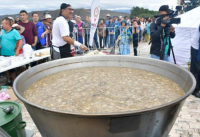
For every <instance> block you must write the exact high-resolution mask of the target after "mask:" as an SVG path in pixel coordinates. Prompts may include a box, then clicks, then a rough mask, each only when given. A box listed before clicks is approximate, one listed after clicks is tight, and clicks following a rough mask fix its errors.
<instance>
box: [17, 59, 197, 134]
mask: <svg viewBox="0 0 200 137" xmlns="http://www.w3.org/2000/svg"><path fill="white" fill-rule="evenodd" d="M98 66H114V67H128V68H137V69H142V70H147V71H151V72H154V73H157V74H160V75H163V76H165V77H168V78H170V79H172V80H173V81H175V82H176V83H178V84H179V85H180V86H181V87H182V88H183V89H184V91H185V95H184V96H183V97H181V98H179V99H177V100H174V101H173V102H171V103H167V104H165V105H162V106H158V107H154V108H151V109H144V110H140V111H130V112H124V113H120V112H119V113H107V114H81V113H71V112H61V111H55V110H51V109H48V108H45V107H42V106H38V105H35V104H33V103H31V102H29V101H28V100H26V99H25V98H24V97H23V94H24V92H25V91H26V89H27V88H28V87H29V86H30V85H31V84H33V83H34V82H36V81H37V80H39V79H41V78H43V77H45V76H48V75H50V74H53V73H57V72H60V71H64V70H68V69H75V68H83V67H98ZM52 82H53V81H52ZM195 85H196V82H195V79H194V77H193V76H192V75H191V73H190V72H188V71H187V70H185V69H182V68H179V67H177V66H175V65H173V64H169V63H166V62H162V61H157V60H152V59H147V58H139V57H128V56H93V57H77V58H76V57H75V58H70V59H63V60H57V61H52V62H49V63H46V64H42V65H39V66H36V67H34V68H32V69H29V70H28V71H26V72H24V73H22V74H21V75H20V76H19V77H18V78H17V79H16V80H15V82H14V91H15V94H16V95H17V97H18V98H19V99H20V100H21V101H23V103H24V104H25V106H26V108H27V110H28V112H29V113H30V115H31V117H32V119H33V121H34V122H35V124H36V126H37V128H38V129H39V131H40V133H41V134H42V136H43V137H167V136H168V134H169V132H170V130H171V128H172V126H173V124H174V122H175V120H176V118H177V116H178V114H179V111H180V109H181V107H182V105H183V104H184V101H185V99H186V98H187V97H188V96H189V95H190V94H191V93H192V92H193V90H194V87H195ZM52 101H53V100H52Z"/></svg>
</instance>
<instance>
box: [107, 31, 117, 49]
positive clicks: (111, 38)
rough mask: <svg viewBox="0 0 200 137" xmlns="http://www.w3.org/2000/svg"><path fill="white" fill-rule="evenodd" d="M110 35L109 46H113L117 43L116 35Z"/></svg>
mask: <svg viewBox="0 0 200 137" xmlns="http://www.w3.org/2000/svg"><path fill="white" fill-rule="evenodd" d="M108 37H109V41H108V42H109V43H108V44H109V46H108V47H109V48H112V47H113V46H114V44H115V35H113V34H111V35H109V36H108Z"/></svg>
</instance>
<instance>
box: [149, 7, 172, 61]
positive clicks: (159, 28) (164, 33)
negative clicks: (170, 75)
mask: <svg viewBox="0 0 200 137" xmlns="http://www.w3.org/2000/svg"><path fill="white" fill-rule="evenodd" d="M170 11H171V10H170V9H169V6H168V5H163V6H161V7H160V9H159V13H158V15H159V17H158V18H157V19H156V22H155V23H151V26H150V34H151V49H150V54H151V58H154V59H160V60H164V61H167V62H170V49H171V48H172V44H171V38H174V37H175V28H174V27H173V26H172V25H170V26H169V25H168V24H165V23H164V22H163V21H164V20H168V19H169V15H168V14H169V13H170ZM168 28H169V29H168ZM168 30H170V32H168ZM168 33H169V35H168Z"/></svg>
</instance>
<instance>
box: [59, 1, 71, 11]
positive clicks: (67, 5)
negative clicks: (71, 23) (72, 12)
mask: <svg viewBox="0 0 200 137" xmlns="http://www.w3.org/2000/svg"><path fill="white" fill-rule="evenodd" d="M67 7H71V5H70V4H66V3H62V4H61V6H60V9H61V10H62V9H66V8H67Z"/></svg>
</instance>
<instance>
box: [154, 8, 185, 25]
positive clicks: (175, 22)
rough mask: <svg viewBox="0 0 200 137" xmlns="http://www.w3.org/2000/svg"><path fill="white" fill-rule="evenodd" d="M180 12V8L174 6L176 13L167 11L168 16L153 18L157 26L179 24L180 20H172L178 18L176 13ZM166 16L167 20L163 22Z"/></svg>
mask: <svg viewBox="0 0 200 137" xmlns="http://www.w3.org/2000/svg"><path fill="white" fill-rule="evenodd" d="M181 10H182V6H176V11H173V10H169V11H168V14H165V15H155V16H154V17H155V18H159V19H157V24H161V23H163V24H166V25H171V24H180V23H181V18H174V17H176V16H178V12H179V11H181ZM166 16H169V19H168V20H164V18H165V17H166Z"/></svg>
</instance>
